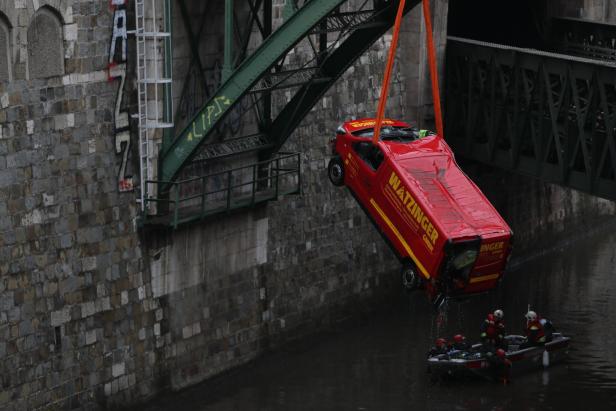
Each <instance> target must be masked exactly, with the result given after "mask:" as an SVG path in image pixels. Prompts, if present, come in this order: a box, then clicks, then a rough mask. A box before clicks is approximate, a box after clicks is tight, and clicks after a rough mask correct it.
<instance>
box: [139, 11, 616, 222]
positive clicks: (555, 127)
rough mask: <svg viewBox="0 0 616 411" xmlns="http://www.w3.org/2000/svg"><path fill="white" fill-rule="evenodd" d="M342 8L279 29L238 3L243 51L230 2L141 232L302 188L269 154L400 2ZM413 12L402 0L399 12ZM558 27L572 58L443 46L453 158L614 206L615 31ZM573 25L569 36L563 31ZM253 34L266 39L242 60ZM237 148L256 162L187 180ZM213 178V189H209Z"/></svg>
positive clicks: (265, 15)
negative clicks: (221, 40) (213, 67)
mask: <svg viewBox="0 0 616 411" xmlns="http://www.w3.org/2000/svg"><path fill="white" fill-rule="evenodd" d="M345 2H346V0H304V1H301V0H300V1H295V2H290V3H291V5H290V6H289V8H288V15H287V16H286V18H285V20H284V22H283V23H282V24H281V25H280V26H279V27H278V28H277V29H276V30H273V27H272V21H273V18H272V0H246V3H247V6H246V7H247V10H248V23H249V24H248V25H246V27H245V30H243V31H242V30H237V27H236V28H235V36H236V37H239V44H241V45H242V46H241V47H240V49H239V50H232V49H233V47H232V46H233V45H232V43H231V41H230V40H229V39H231V38H232V37H233V36H232V33H233V32H234V27H233V18H232V16H233V10H232V9H233V1H231V0H226V7H227V8H226V19H225V32H226V35H225V56H224V57H225V61H224V66H223V67H222V73H223V77H222V81H221V84H220V86H219V87H218V88H217V89H216V90H215V91H214V92H213V93H211V95H210V96H207V98H205V99H203V101H202V102H199V105H198V107H196V109H194V110H193V113H194V114H193V115H192V117H191V118H190V119H188V121H185V125H184V126H183V127H182V129H181V130H179V131H178V130H176V133H175V135H171V134H168V135H167V136H166V138H165V140H164V142H163V148H162V150H161V152H160V154H159V179H158V180H157V181H150V182H148V184H147V185H148V186H151V185H155V186H156V187H157V193H158V194H157V195H156V196H152V197H149V199H148V200H147V201H148V202H151V203H156V204H158V215H156V216H149V217H147V218H146V219H144V223H145V224H151V225H159V226H169V225H170V226H172V227H177V226H178V225H179V224H185V223H190V222H192V221H195V220H198V219H203V218H207V217H209V216H212V215H216V214H219V213H221V212H227V213H228V212H231V211H233V210H235V209H240V208H245V207H252V206H254V205H256V204H259V203H262V202H265V201H270V200H272V199H276V198H278V196H280V195H284V194H293V193H298V192H299V189H300V181H301V176H300V174H301V173H300V169H301V168H300V164H299V156H293V155H289V154H281V153H279V150H280V149H281V147H282V146H283V144H284V143H285V141H286V140H287V138H288V137H289V136H290V134H291V133H292V132H293V131H294V129H295V128H296V127H297V126H298V125H299V123H300V122H301V120H302V119H303V118H304V117H305V116H306V115H307V113H308V112H309V111H310V110H311V109H312V107H313V106H314V105H315V103H316V102H317V101H318V100H319V99H320V98H321V97H322V96H323V95H324V93H325V92H326V91H327V90H328V89H330V87H332V85H333V84H334V83H335V82H336V80H337V79H338V78H339V77H340V76H341V75H342V74H343V73H344V72H345V71H346V70H347V68H349V67H350V66H351V65H352V64H353V63H354V62H355V61H356V60H357V59H358V58H359V57H360V56H361V55H362V54H363V53H364V52H365V51H366V50H367V49H368V48H369V47H370V46H371V45H372V44H373V43H374V42H376V41H377V40H378V39H379V38H380V37H381V36H382V35H383V34H384V33H385V32H386V31H387V30H389V29H390V28H391V27H392V26H393V23H394V19H395V14H396V10H397V7H398V1H397V0H390V1H387V0H365V1H360V0H358V1H355V2H354V3H353V4H354V5H356V7H355V9H354V10H353V11H348V10H347V11H344V12H343V11H341V7H340V6H341V5H342V4H343V3H345ZM418 4H419V1H418V0H411V1H408V2H407V5H406V9H405V12H406V13H408V12H409V11H410V10H411V9H412V8H414V7H415V6H417V5H418ZM179 5H180V11H181V13H182V16H183V17H184V21H185V24H187V27H188V29H187V31H188V33H189V42H190V47H191V50H192V53H193V56H192V63H193V65H192V66H193V67H194V68H195V69H196V71H197V72H203V68H202V67H200V58H199V45H198V42H199V33H200V32H201V30H202V29H203V26H202V27H200V28H199V32H194V30H193V28H192V27H190V23H189V18H188V14H189V12H188V10H187V7H186V4H185V3H184V0H179ZM557 23H558V24H555V25H554V27H556V28H557V29H558V28H559V30H560V32H558V33H557V34H558V35H559V36H561V37H560V38H555V40H554V41H555V43H554V44H556V45H558V46H559V47H560V48H561V49H557V50H555V51H557V52H563V53H569V54H558V53H553V52H549V53H548V52H539V51H536V50H526V49H517V48H514V47H507V46H502V45H494V44H487V43H481V42H477V41H472V40H466V39H458V38H449V40H448V48H447V57H446V74H447V75H446V84H445V87H444V88H445V90H446V91H445V97H446V98H445V112H446V113H445V127H446V132H445V135H446V138H447V140H448V141H449V142H450V144H451V145H452V146H453V147H454V149H455V151H456V152H457V153H458V154H459V155H461V156H464V157H467V158H470V159H474V160H477V161H480V162H484V163H488V164H491V165H494V166H497V167H501V168H505V169H509V170H512V171H514V172H519V173H523V174H527V175H529V176H533V177H537V178H541V179H543V180H545V181H549V182H555V183H558V184H561V185H565V186H570V187H573V188H576V189H580V190H583V191H586V192H589V193H592V194H595V195H598V196H602V197H606V198H611V199H616V142H615V141H614V138H615V133H616V128H615V127H616V124H615V117H614V116H615V110H614V108H615V106H616V75H615V74H616V71H615V69H616V65H615V64H614V59H615V58H614V55H615V53H614V48H615V47H614V45H613V44H614V42H612V43H611V44H612V45H609V46H607V44H608V43H609V42H608V40H607V39H608V38H609V36H610V35H611V34H610V33H611V32H610V30H612V31H614V29H613V27H609V28H607V29H606V28H601V27H599V28H597V27H596V26H593V25H592V24H590V26H592V28H589V27H587V26H588V24H586V23H585V24H579V27H577V26H576V25H575V24H573V23H572V24H565V25H564V26H563V24H562V21H560V22H557ZM569 23H570V22H569ZM572 26H573V27H574V31H576V35H572V34H571V32H570V30H569V29H568V28H569V27H572ZM563 27H565V28H563ZM568 30H569V31H568ZM584 30H586V31H588V32H592V33H593V34H592V36H593V37H592V38H595V39H596V38H597V30H599V32H601V33H605V36H606V40H605V41H604V43H601V44H599V45H598V46H597V45H596V44H595V45H593V47H588V44H587V43H584V41H585V40H584V38H586V37H588V36H586V37H584V33H585V32H584ZM593 30H594V31H593ZM254 32H257V33H259V34H260V35H261V37H262V39H263V41H262V43H261V44H260V45H259V46H258V47H257V48H256V49H255V50H254V51H253V52H251V53H248V44H249V40H250V37H251V35H254V34H253V33H254ZM314 38H317V39H318V41H314V40H313V39H314ZM614 38H616V36H614ZM237 40H238V39H237V38H236V42H237ZM301 41H307V42H308V43H309V45H310V47H309V50H310V51H311V53H312V55H311V56H309V57H308V58H305V59H304V60H303V61H302V62H301V63H300V64H297V62H292V59H289V58H288V56H289V53H290V51H291V50H292V49H293V48H294V47H295V46H296V45H297V44H298V43H300V42H301ZM571 54H575V55H576V56H572V55H571ZM234 55H235V60H234V59H233V56H234ZM185 88H186V86H185ZM281 90H282V91H287V92H291V97H290V98H288V99H287V102H286V104H284V106H283V107H282V108H278V109H276V110H273V109H272V107H273V104H272V96H273V93H274V92H280V91H281ZM184 91H186V90H184ZM183 94H185V93H183ZM246 102H248V104H249V106H250V110H242V111H240V113H242V114H241V115H244V116H251V117H250V119H251V121H253V122H255V123H256V124H257V127H256V130H254V132H251V133H248V134H246V135H241V136H239V137H234V138H232V139H224V138H223V139H221V137H220V133H217V130H218V129H219V127H220V126H221V124H223V122H224V121H225V120H226V119H227V117H228V116H230V115H231V114H232V113H237V111H234V108H235V107H236V106H237V105H238V104H246ZM234 115H237V114H234ZM176 126H177V124H176ZM246 153H253V154H256V156H257V158H258V159H259V160H260V162H259V163H256V164H252V165H250V166H246V167H238V168H234V169H230V170H225V171H223V172H217V173H206V174H204V175H201V176H199V177H192V178H189V179H186V178H185V177H183V171H184V170H186V169H188V168H190V167H195V166H196V165H197V166H198V165H199V164H203V163H208V162H211V161H213V160H217V159H221V158H225V157H228V158H231V159H232V158H233V157H234V156H241V155H244V154H246ZM239 175H241V176H243V177H244V178H243V179H242V178H240V177H238V176H239ZM246 175H248V176H252V178H248V179H247V178H246ZM211 178H216V179H217V180H218V181H219V182H220V181H222V182H223V183H222V184H218V185H217V186H216V188H211V187H210V182H209V180H210V179H211ZM247 181H248V182H247Z"/></svg>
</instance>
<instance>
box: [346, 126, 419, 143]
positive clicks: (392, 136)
mask: <svg viewBox="0 0 616 411" xmlns="http://www.w3.org/2000/svg"><path fill="white" fill-rule="evenodd" d="M353 135H354V136H356V137H372V136H373V135H374V128H366V129H363V130H359V131H356V132H354V133H353ZM418 139H419V130H417V129H416V128H412V127H392V126H385V127H381V140H383V141H399V142H401V143H408V142H411V141H415V140H418Z"/></svg>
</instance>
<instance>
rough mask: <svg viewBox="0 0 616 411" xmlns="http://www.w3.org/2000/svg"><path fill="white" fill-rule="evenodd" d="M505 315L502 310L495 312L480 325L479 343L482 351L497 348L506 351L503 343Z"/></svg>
mask: <svg viewBox="0 0 616 411" xmlns="http://www.w3.org/2000/svg"><path fill="white" fill-rule="evenodd" d="M504 317H505V315H504V313H503V310H500V309H499V310H495V311H494V312H493V313H490V314H488V316H487V318H486V319H485V320H484V322H483V324H482V325H481V342H482V343H483V345H484V349H487V350H489V351H493V350H495V349H497V348H503V349H507V346H506V345H507V344H506V342H505V322H504V321H503V319H504Z"/></svg>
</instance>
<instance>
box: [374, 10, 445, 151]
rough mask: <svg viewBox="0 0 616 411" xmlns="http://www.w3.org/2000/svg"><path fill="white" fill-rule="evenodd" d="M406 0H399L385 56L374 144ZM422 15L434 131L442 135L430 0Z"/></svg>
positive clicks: (379, 127)
mask: <svg viewBox="0 0 616 411" xmlns="http://www.w3.org/2000/svg"><path fill="white" fill-rule="evenodd" d="M405 3H406V0H400V4H399V5H398V14H396V22H395V24H394V31H393V37H392V40H391V46H390V48H389V56H388V58H387V66H386V68H385V77H384V78H383V86H382V87H381V96H380V98H379V106H378V108H377V115H376V125H375V126H374V137H373V139H372V142H373V143H374V144H376V143H377V142H378V141H379V137H380V134H381V125H382V124H383V116H384V113H385V103H386V102H387V95H388V94H389V80H390V78H391V71H392V69H393V65H394V59H395V56H396V48H397V47H398V34H399V33H400V25H401V23H402V15H403V11H404V5H405ZM422 3H423V15H424V20H425V24H426V43H427V47H428V63H429V65H430V78H431V79H432V98H433V100H434V117H435V121H436V132H437V134H438V135H439V136H441V137H443V136H444V135H443V119H442V113H441V98H440V92H439V85H438V73H437V68H436V53H435V51H434V39H433V37H432V18H431V17H430V0H423V2H422Z"/></svg>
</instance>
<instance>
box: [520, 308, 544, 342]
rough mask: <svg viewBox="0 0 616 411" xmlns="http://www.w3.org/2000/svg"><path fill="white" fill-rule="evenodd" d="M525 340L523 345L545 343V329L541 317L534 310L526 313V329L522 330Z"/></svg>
mask: <svg viewBox="0 0 616 411" xmlns="http://www.w3.org/2000/svg"><path fill="white" fill-rule="evenodd" d="M524 334H526V338H527V341H526V343H525V344H523V347H532V346H536V345H542V344H545V329H544V327H543V324H542V322H541V319H540V318H539V316H538V315H537V313H536V312H534V311H529V312H527V313H526V329H525V330H524Z"/></svg>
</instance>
